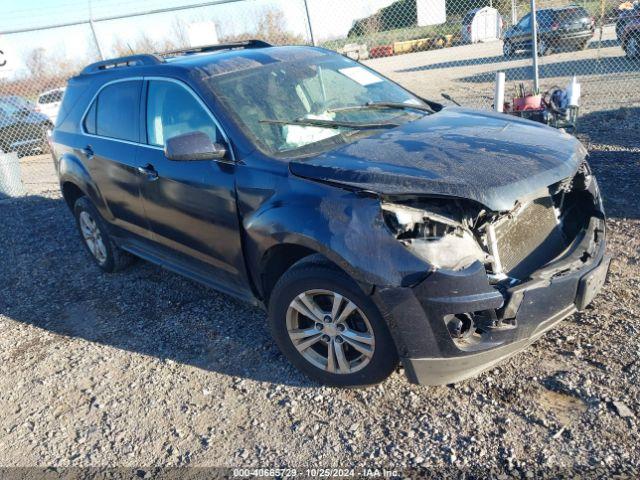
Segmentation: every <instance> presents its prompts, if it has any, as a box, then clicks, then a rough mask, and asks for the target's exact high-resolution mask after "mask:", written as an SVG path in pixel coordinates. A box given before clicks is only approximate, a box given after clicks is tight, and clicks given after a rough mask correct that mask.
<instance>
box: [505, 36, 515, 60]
mask: <svg viewBox="0 0 640 480" xmlns="http://www.w3.org/2000/svg"><path fill="white" fill-rule="evenodd" d="M514 53H515V49H514V48H513V44H512V43H511V42H507V41H506V40H505V42H504V44H503V45H502V54H503V55H504V56H505V57H508V58H510V57H513V54H514Z"/></svg>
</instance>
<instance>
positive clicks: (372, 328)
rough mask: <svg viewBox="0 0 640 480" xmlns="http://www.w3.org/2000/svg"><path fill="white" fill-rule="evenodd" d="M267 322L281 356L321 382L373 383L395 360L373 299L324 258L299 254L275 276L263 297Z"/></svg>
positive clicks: (339, 384)
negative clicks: (267, 297)
mask: <svg viewBox="0 0 640 480" xmlns="http://www.w3.org/2000/svg"><path fill="white" fill-rule="evenodd" d="M269 326H270V329H271V334H272V335H273V338H274V339H275V341H276V343H277V344H278V347H279V348H280V351H281V352H282V353H283V354H284V355H285V357H287V359H288V360H289V361H290V362H291V363H292V364H293V365H294V366H295V367H297V368H298V369H299V370H300V371H301V372H303V373H304V374H305V375H307V376H308V377H309V378H311V379H313V380H315V381H317V382H319V383H322V384H325V385H331V386H337V387H356V386H364V385H372V384H376V383H379V382H381V381H383V380H384V379H386V378H387V377H388V376H389V375H390V374H391V373H392V372H393V371H394V370H395V368H396V367H397V365H398V354H397V352H396V348H395V344H394V343H393V340H392V338H391V334H390V333H389V329H388V327H387V325H386V323H385V321H384V319H383V318H382V315H381V314H380V312H379V311H378V309H377V307H376V306H375V304H374V303H373V302H372V301H371V299H370V298H369V297H368V296H367V295H365V294H364V293H363V292H362V290H361V289H360V287H359V286H358V285H357V284H356V283H355V282H354V281H353V280H352V279H351V278H350V277H349V276H348V275H346V274H345V273H344V272H343V271H341V270H339V269H338V268H336V267H334V266H332V265H331V264H328V263H324V262H317V261H309V260H307V261H304V260H303V261H302V262H301V263H298V264H296V265H294V266H293V267H292V268H291V269H289V270H288V271H287V272H286V273H285V274H284V275H283V276H282V277H281V278H280V280H279V281H278V283H277V284H276V286H275V288H274V289H273V293H272V294H271V298H270V301H269Z"/></svg>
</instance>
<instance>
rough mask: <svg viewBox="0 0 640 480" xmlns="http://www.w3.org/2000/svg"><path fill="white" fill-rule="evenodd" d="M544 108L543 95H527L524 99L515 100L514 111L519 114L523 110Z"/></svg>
mask: <svg viewBox="0 0 640 480" xmlns="http://www.w3.org/2000/svg"><path fill="white" fill-rule="evenodd" d="M541 108H542V95H527V96H526V97H524V98H522V97H521V98H514V99H513V109H514V110H515V111H517V112H521V111H522V110H540V109H541Z"/></svg>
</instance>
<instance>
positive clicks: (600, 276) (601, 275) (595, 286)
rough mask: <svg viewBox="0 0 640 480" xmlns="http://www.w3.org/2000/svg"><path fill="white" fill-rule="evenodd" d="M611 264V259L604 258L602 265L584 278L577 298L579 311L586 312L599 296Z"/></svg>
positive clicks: (579, 286) (579, 285)
mask: <svg viewBox="0 0 640 480" xmlns="http://www.w3.org/2000/svg"><path fill="white" fill-rule="evenodd" d="M610 262H611V258H610V257H604V258H603V259H602V262H601V263H600V265H598V266H597V267H596V268H594V269H593V270H591V271H590V272H589V273H587V274H586V275H585V276H584V277H582V279H581V280H580V283H579V284H578V295H577V296H576V307H577V308H578V310H584V309H585V308H586V307H587V305H589V304H590V303H591V302H592V301H593V299H594V298H595V296H596V295H597V294H598V292H599V291H600V289H601V288H602V286H603V285H604V282H605V281H606V280H607V274H608V273H609V263H610Z"/></svg>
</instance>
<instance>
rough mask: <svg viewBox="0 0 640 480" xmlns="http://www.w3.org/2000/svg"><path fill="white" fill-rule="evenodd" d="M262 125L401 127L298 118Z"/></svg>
mask: <svg viewBox="0 0 640 480" xmlns="http://www.w3.org/2000/svg"><path fill="white" fill-rule="evenodd" d="M260 123H270V124H273V125H302V126H307V127H324V128H352V129H354V130H367V129H375V128H393V127H397V126H399V125H400V124H399V123H397V122H369V123H366V122H341V121H334V120H321V119H319V118H297V119H295V120H272V119H269V118H264V119H262V120H260Z"/></svg>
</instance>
